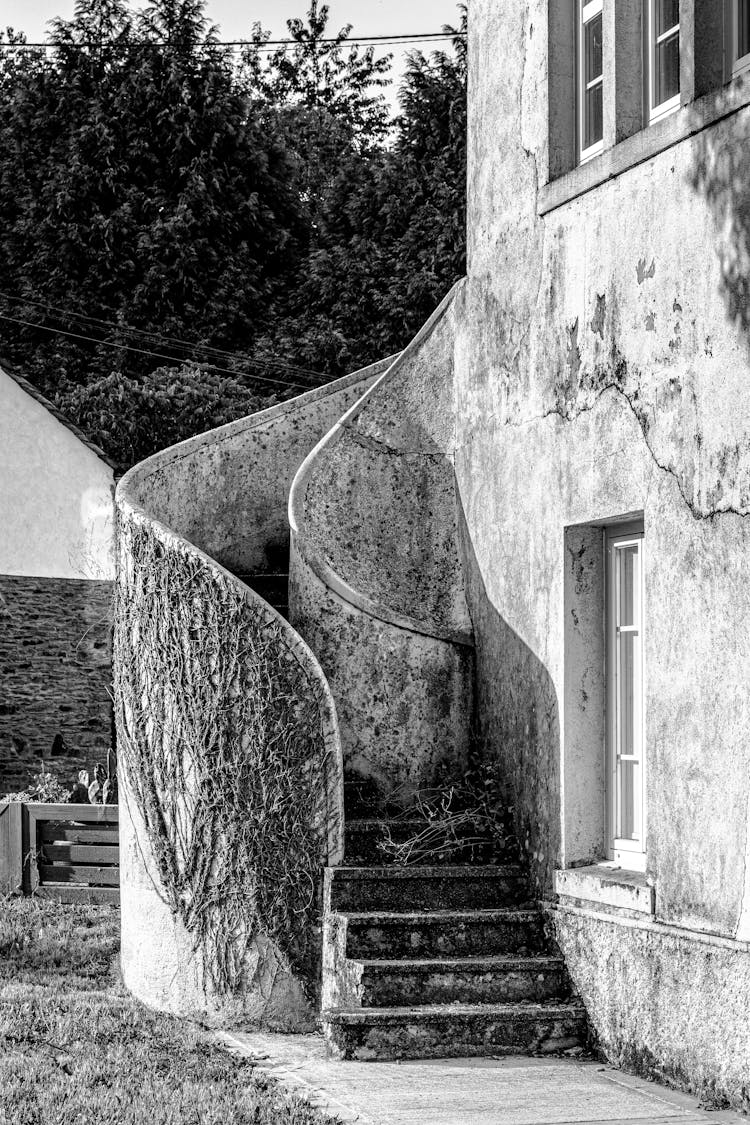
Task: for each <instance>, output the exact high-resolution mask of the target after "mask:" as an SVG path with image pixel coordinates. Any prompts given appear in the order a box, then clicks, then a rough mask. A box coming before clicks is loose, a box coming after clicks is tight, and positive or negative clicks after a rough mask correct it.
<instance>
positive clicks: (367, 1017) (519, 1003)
mask: <svg viewBox="0 0 750 1125" xmlns="http://www.w3.org/2000/svg"><path fill="white" fill-rule="evenodd" d="M585 1011H586V1009H585V1007H584V1005H583V1004H582V1002H581V1001H580V1000H575V999H570V1000H559V999H555V1000H549V1001H545V1000H513V1001H508V1002H507V1003H496V1004H463V1003H457V1004H456V1003H454V1004H411V1005H408V1006H406V1007H397V1008H355V1007H350V1008H325V1009H324V1010H323V1012H322V1013H321V1015H322V1018H323V1019H324V1020H327V1021H338V1020H342V1021H346V1022H353V1023H370V1022H373V1021H377V1022H382V1023H388V1022H391V1021H394V1022H397V1021H399V1020H403V1019H407V1018H408V1019H417V1020H419V1019H423V1020H426V1019H430V1018H433V1019H435V1018H438V1017H440V1016H474V1015H482V1016H518V1015H523V1016H549V1015H552V1014H554V1013H556V1012H559V1013H560V1015H566V1016H569V1015H571V1014H581V1015H583V1014H584V1013H585Z"/></svg>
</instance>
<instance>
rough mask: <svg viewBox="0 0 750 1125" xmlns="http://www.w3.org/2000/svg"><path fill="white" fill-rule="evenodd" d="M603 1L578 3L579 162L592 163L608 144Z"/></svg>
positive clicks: (580, 1)
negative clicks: (606, 143) (603, 51)
mask: <svg viewBox="0 0 750 1125" xmlns="http://www.w3.org/2000/svg"><path fill="white" fill-rule="evenodd" d="M603 81H604V72H603V59H602V0H588V2H586V0H578V136H579V146H578V147H579V159H580V160H581V162H583V161H584V160H590V159H591V157H592V156H596V155H597V153H599V152H601V151H602V148H603V142H604V106H603V96H602V95H603Z"/></svg>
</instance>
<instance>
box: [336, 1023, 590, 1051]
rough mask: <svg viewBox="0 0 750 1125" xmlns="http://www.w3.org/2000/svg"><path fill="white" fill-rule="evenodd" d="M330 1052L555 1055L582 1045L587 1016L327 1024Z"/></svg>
mask: <svg viewBox="0 0 750 1125" xmlns="http://www.w3.org/2000/svg"><path fill="white" fill-rule="evenodd" d="M323 1027H324V1031H325V1035H326V1042H327V1044H328V1049H329V1051H330V1053H331V1054H332V1055H333V1056H334V1057H336V1058H342V1059H360V1060H363V1061H365V1060H374V1059H381V1060H384V1059H431V1058H462V1057H465V1056H487V1055H526V1054H536V1053H541V1054H556V1053H560V1052H561V1051H564V1050H568V1049H570V1048H572V1047H576V1046H583V1045H584V1043H585V1038H586V1020H585V1016H584V1015H583V1014H581V1013H580V1012H578V1011H574V1012H571V1014H569V1015H566V1016H554V1017H549V1018H547V1017H544V1016H542V1017H529V1016H524V1015H510V1016H508V1017H505V1018H498V1017H497V1016H495V1015H491V1016H487V1015H485V1014H484V1013H481V1012H478V1013H472V1014H471V1015H469V1016H461V1015H456V1016H450V1017H447V1018H440V1019H435V1020H427V1019H423V1018H419V1017H416V1018H414V1019H413V1020H409V1019H404V1020H403V1021H401V1022H394V1023H390V1022H389V1023H378V1022H375V1021H373V1022H372V1023H368V1022H367V1021H366V1020H365V1021H362V1022H359V1021H357V1022H356V1023H354V1024H352V1023H339V1022H335V1021H324V1024H323Z"/></svg>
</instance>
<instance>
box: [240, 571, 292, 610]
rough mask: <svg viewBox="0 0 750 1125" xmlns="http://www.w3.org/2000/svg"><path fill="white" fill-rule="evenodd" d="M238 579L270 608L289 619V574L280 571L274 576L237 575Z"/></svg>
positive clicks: (273, 574)
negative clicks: (258, 595)
mask: <svg viewBox="0 0 750 1125" xmlns="http://www.w3.org/2000/svg"><path fill="white" fill-rule="evenodd" d="M235 577H236V578H239V579H240V581H242V582H244V583H245V585H246V586H249V587H250V589H251V590H255V592H256V594H260V596H261V597H262V598H264V599H265V601H267V602H268V604H269V605H270V606H273V608H274V609H275V610H276V611H277V612H278V613H280V614H281V616H282V617H286V618H288V617H289V574H288V573H283V572H281V571H279V572H278V573H272V574H237V575H235Z"/></svg>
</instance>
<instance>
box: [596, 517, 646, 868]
mask: <svg viewBox="0 0 750 1125" xmlns="http://www.w3.org/2000/svg"><path fill="white" fill-rule="evenodd" d="M605 547H606V557H607V614H606V633H607V681H608V722H607V728H608V739H607V741H608V757H609V771H608V774H609V779H610V780H609V802H608V803H609V825H610V829H609V836H610V851H611V858H612V859H613V860H615V862H617V863H619V864H621V866H623V867H628V868H634V869H636V870H643V869H644V868H645V860H646V857H645V850H646V849H645V808H644V806H645V784H644V781H645V760H644V749H645V748H644V737H643V735H644V722H643V626H644V621H643V527H642V525H639V526H636V525H634V526H632V527H628V528H627V529H625V528H623V527H618V528H616V529H614V528H608V529H607V531H606V532H605Z"/></svg>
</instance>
